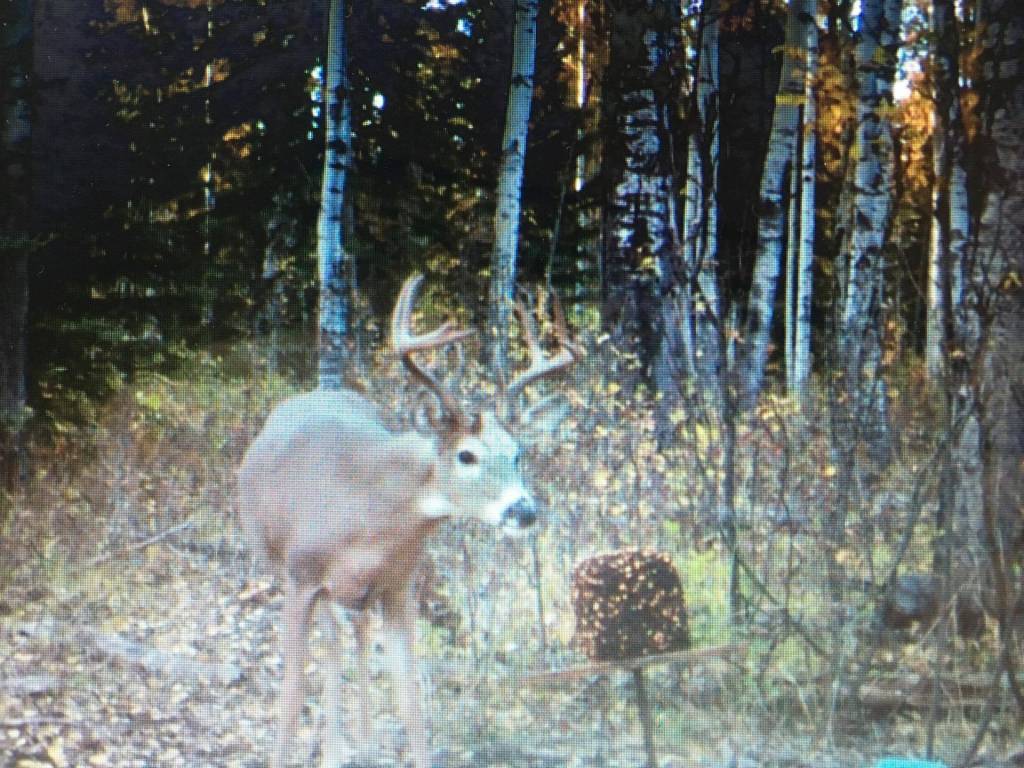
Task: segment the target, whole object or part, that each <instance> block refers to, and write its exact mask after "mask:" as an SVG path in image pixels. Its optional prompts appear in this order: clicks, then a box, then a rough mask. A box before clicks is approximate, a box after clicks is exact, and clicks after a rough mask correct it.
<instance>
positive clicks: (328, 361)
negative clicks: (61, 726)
mask: <svg viewBox="0 0 1024 768" xmlns="http://www.w3.org/2000/svg"><path fill="white" fill-rule="evenodd" d="M346 6H347V4H346V2H345V0H331V6H330V11H329V17H328V18H329V20H328V31H327V66H326V67H325V69H324V89H323V111H324V120H325V121H326V122H325V130H324V133H325V136H326V142H325V147H324V175H323V183H322V186H321V191H320V218H319V221H318V224H317V255H318V259H317V262H318V270H319V274H320V318H319V325H320V340H319V348H320V363H319V371H318V379H319V385H320V387H321V388H323V389H340V388H341V386H342V368H343V366H344V364H345V358H346V351H347V350H346V346H345V342H346V338H347V336H348V331H349V309H350V307H349V298H350V290H351V282H352V277H353V274H352V273H353V267H352V264H351V263H350V258H349V257H348V255H347V254H346V252H345V232H344V210H345V181H346V175H347V173H348V170H349V168H350V167H351V162H352V119H351V111H350V107H349V98H350V90H349V81H348V69H347V61H346V59H347V57H348V55H347V45H346V39H345V34H346V33H345V14H346V10H347V8H346Z"/></svg>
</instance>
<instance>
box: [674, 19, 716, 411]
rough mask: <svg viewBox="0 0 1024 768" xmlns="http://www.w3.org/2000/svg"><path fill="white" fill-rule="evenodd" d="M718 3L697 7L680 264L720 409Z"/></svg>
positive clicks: (703, 380)
mask: <svg viewBox="0 0 1024 768" xmlns="http://www.w3.org/2000/svg"><path fill="white" fill-rule="evenodd" d="M720 16H721V10H720V5H719V0H705V2H704V3H703V5H702V7H701V32H700V50H699V53H698V56H699V61H698V64H697V87H696V91H695V94H694V96H695V101H696V103H695V104H694V105H693V106H692V107H691V110H690V111H691V116H690V124H691V130H690V136H689V139H688V143H687V160H686V188H685V193H684V208H683V242H682V253H683V255H682V259H683V267H684V274H685V275H686V277H687V289H688V290H687V292H688V296H687V299H688V303H689V306H690V310H691V312H692V318H693V320H692V325H690V326H689V327H686V328H684V336H683V340H684V344H685V345H686V348H687V357H688V358H689V359H691V360H692V361H693V370H692V371H691V373H692V374H693V375H694V377H695V379H696V381H697V385H698V387H699V388H700V390H701V391H703V392H705V393H707V394H708V396H709V397H710V398H711V400H712V402H711V405H712V407H714V408H717V409H721V408H723V407H724V402H723V397H724V389H725V383H724V381H723V380H722V378H723V376H724V375H725V373H726V372H725V370H724V367H723V364H724V350H723V333H722V320H723V315H722V302H721V299H720V297H719V290H718V156H719V126H718V114H719V109H718V100H719V95H720V91H721V86H720V78H719V68H718V27H719V19H720Z"/></svg>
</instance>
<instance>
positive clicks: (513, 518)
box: [501, 499, 537, 528]
mask: <svg viewBox="0 0 1024 768" xmlns="http://www.w3.org/2000/svg"><path fill="white" fill-rule="evenodd" d="M501 517H502V522H503V523H504V524H505V525H514V526H516V527H518V528H529V527H530V526H531V525H533V524H534V523H535V522H537V510H536V508H535V507H534V506H533V502H532V501H530V500H529V499H520V500H519V501H517V502H516V503H515V504H513V505H512V506H511V507H509V508H508V509H506V510H505V511H504V512H503V513H502V515H501Z"/></svg>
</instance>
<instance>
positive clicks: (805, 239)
mask: <svg viewBox="0 0 1024 768" xmlns="http://www.w3.org/2000/svg"><path fill="white" fill-rule="evenodd" d="M805 2H806V6H807V7H806V10H807V15H808V19H807V24H806V32H807V76H806V78H805V80H804V114H803V120H801V127H802V134H801V141H802V144H801V152H800V201H799V202H800V224H799V228H798V229H799V244H798V246H797V259H796V291H795V299H796V308H795V311H796V325H795V328H794V329H793V332H792V339H793V341H792V345H791V355H790V357H788V358H787V362H786V368H787V370H788V371H789V377H790V379H789V382H788V386H789V391H790V393H791V394H793V395H795V396H797V397H799V398H801V399H802V398H803V397H804V395H805V390H806V387H807V381H808V379H809V378H810V376H811V300H812V298H813V296H814V232H815V223H816V222H815V207H814V205H815V183H816V181H817V173H816V158H817V141H818V137H817V134H816V133H815V130H816V126H817V124H818V115H817V109H816V102H815V100H816V98H817V94H816V92H815V82H816V81H817V78H818V25H817V18H818V0H805Z"/></svg>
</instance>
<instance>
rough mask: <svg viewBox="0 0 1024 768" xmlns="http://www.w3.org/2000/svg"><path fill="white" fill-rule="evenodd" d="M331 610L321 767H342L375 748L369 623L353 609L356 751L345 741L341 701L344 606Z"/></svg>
mask: <svg viewBox="0 0 1024 768" xmlns="http://www.w3.org/2000/svg"><path fill="white" fill-rule="evenodd" d="M329 613H330V614H331V621H330V622H329V624H330V629H329V635H330V649H329V653H328V662H327V671H326V677H325V679H324V739H323V760H322V762H321V766H322V768H342V766H345V765H349V764H351V763H352V760H353V758H355V759H356V762H359V761H360V758H370V757H371V753H372V748H373V742H372V739H371V737H372V735H373V733H372V728H371V726H370V704H369V698H368V697H369V695H370V673H369V665H368V659H367V654H368V653H369V649H370V627H369V616H368V615H367V614H366V613H365V612H364V611H354V612H350V615H351V619H352V627H353V629H354V630H355V636H356V645H357V650H358V665H359V680H358V689H357V691H356V694H355V698H356V699H357V705H358V707H357V709H356V713H355V716H356V718H357V720H356V734H355V737H356V742H357V745H358V752H355V753H354V752H353V750H352V749H351V748H349V747H348V746H347V745H346V742H345V738H344V731H345V723H344V718H343V714H344V710H345V706H344V705H343V703H342V702H343V701H344V695H343V690H342V688H343V685H342V680H343V677H344V676H343V673H342V670H343V668H344V665H343V664H342V655H343V653H344V650H345V648H344V646H345V643H344V641H343V632H342V627H341V625H342V623H343V614H344V613H345V609H343V608H341V607H340V606H338V605H336V604H331V605H330V611H329ZM349 709H351V707H350V708H349Z"/></svg>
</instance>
